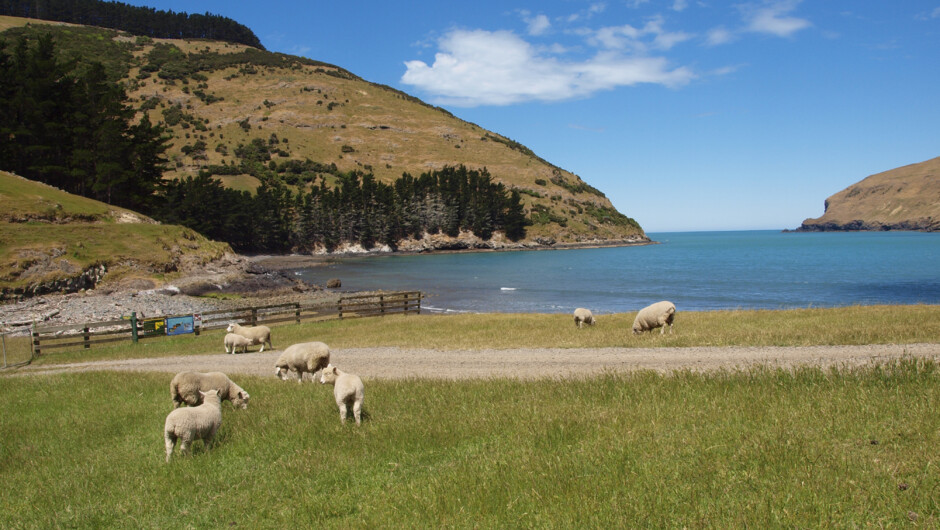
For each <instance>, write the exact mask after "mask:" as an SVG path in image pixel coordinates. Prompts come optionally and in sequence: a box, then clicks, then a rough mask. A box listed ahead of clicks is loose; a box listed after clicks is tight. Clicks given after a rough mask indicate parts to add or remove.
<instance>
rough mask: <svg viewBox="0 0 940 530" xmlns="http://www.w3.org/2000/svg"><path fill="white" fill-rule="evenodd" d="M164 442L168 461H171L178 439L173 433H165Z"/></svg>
mask: <svg viewBox="0 0 940 530" xmlns="http://www.w3.org/2000/svg"><path fill="white" fill-rule="evenodd" d="M163 442H164V445H165V446H166V461H167V462H169V461H170V455H172V454H173V447H174V446H175V445H176V437H175V436H174V435H173V434H172V433H164V435H163Z"/></svg>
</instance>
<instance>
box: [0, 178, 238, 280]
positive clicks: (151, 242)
mask: <svg viewBox="0 0 940 530" xmlns="http://www.w3.org/2000/svg"><path fill="white" fill-rule="evenodd" d="M230 252H231V249H230V248H229V246H228V245H226V244H224V243H218V242H215V241H210V240H208V239H206V238H204V237H202V236H201V235H199V234H198V233H196V232H195V231H193V230H190V229H188V228H183V227H180V226H173V225H161V224H157V223H155V222H154V221H153V220H152V219H149V218H147V217H145V216H142V215H140V214H137V213H135V212H132V211H130V210H125V209H123V208H117V207H114V206H109V205H107V204H104V203H101V202H98V201H95V200H92V199H86V198H84V197H79V196H77V195H72V194H69V193H65V192H63V191H61V190H58V189H56V188H53V187H51V186H48V185H46V184H42V183H39V182H34V181H31V180H27V179H24V178H21V177H19V176H16V175H12V174H10V173H7V172H4V171H0V298H7V297H16V296H18V295H32V294H42V293H46V292H56V291H75V290H78V289H83V288H92V287H95V286H96V284H97V283H98V282H99V281H101V280H102V279H103V278H105V277H107V281H108V282H112V283H117V282H122V281H133V280H135V279H140V280H144V281H145V283H144V284H143V285H146V286H151V287H152V286H153V283H152V281H151V280H152V279H153V278H167V277H172V275H173V274H174V273H176V272H178V271H181V270H184V269H186V268H187V267H191V266H201V265H204V264H206V263H208V262H210V261H213V260H217V259H219V258H222V257H223V256H224V255H225V254H226V253H230ZM106 275H107V276H106Z"/></svg>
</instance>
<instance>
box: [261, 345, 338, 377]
mask: <svg viewBox="0 0 940 530" xmlns="http://www.w3.org/2000/svg"><path fill="white" fill-rule="evenodd" d="M328 364H330V347H329V346H327V345H326V344H323V343H322V342H301V343H300V344H293V345H291V346H288V347H287V349H286V350H284V352H283V353H281V355H280V356H278V358H277V362H275V363H274V375H276V376H278V377H279V378H281V380H283V381H286V380H287V373H288V372H290V371H294V372H297V382H298V383H301V382H303V379H304V373H309V374H311V375H313V374H314V373H316V372H317V370H321V369H323V368H326V366H327V365H328Z"/></svg>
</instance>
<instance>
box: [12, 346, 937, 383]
mask: <svg viewBox="0 0 940 530" xmlns="http://www.w3.org/2000/svg"><path fill="white" fill-rule="evenodd" d="M279 354H280V351H278V350H274V351H270V352H269V351H266V352H264V353H247V354H238V355H231V354H213V355H187V356H178V357H160V358H151V359H128V360H121V361H96V362H86V363H70V364H59V365H49V366H27V367H23V368H20V369H17V370H15V371H14V372H13V373H16V374H23V375H26V374H51V373H61V372H75V371H89V370H117V371H133V372H168V373H176V372H180V371H184V370H195V371H201V372H206V371H221V372H226V373H227V374H229V375H232V374H242V375H255V376H271V377H274V361H275V360H276V359H277V356H278V355H279ZM910 357H914V358H923V359H933V360H935V361H940V344H933V343H926V344H868V345H861V346H787V347H693V348H596V349H588V348H570V349H565V348H531V349H528V348H524V349H523V348H520V349H506V350H496V349H485V350H446V351H444V350H433V349H422V348H398V347H387V348H345V349H334V350H333V351H332V352H331V358H332V360H333V361H334V362H335V363H336V364H337V366H340V367H342V369H344V370H346V371H348V372H352V373H356V374H359V375H360V376H362V377H364V378H370V379H411V378H428V379H448V380H462V379H485V378H493V377H508V378H516V379H539V378H571V377H587V376H593V375H598V374H602V373H607V372H632V371H638V370H653V371H657V372H661V373H670V372H672V371H674V370H691V371H695V372H713V371H719V370H736V369H746V368H750V367H754V366H769V367H781V368H794V367H798V366H818V367H831V366H840V367H853V366H861V365H867V364H871V363H879V362H890V361H894V360H898V359H902V358H910Z"/></svg>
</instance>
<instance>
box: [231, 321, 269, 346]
mask: <svg viewBox="0 0 940 530" xmlns="http://www.w3.org/2000/svg"><path fill="white" fill-rule="evenodd" d="M225 331H226V332H228V333H235V334H237V335H241V336H242V337H245V338H246V339H248V340H250V341H251V343H252V344H260V345H261V349H260V350H258V353H261V352H263V351H264V345H265V344H267V345H268V346H269V347H271V348H273V347H274V346H273V345H272V344H271V328H269V327H267V326H249V327H245V326H241V325H239V324H238V323H237V322H232V323H230V324H229V325H228V327H227V328H225Z"/></svg>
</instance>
